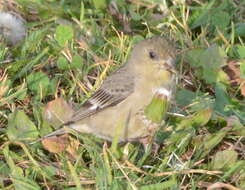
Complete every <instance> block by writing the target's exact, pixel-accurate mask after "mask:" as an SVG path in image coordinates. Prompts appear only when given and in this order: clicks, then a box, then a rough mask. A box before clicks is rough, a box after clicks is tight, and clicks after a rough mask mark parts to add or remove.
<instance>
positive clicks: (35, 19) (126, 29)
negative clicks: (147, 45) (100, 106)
mask: <svg viewBox="0 0 245 190" xmlns="http://www.w3.org/2000/svg"><path fill="white" fill-rule="evenodd" d="M244 7H245V2H244V1H239V0H221V1H214V0H210V1H208V0H193V1H192V0H173V1H169V0H162V1H160V0H142V1H140V0H127V1H124V0H115V1H113V0H112V1H109V0H108V1H106V0H91V1H88V0H84V1H78V0H66V1H58V0H38V1H35V0H8V1H4V0H1V1H0V9H2V10H3V11H11V12H15V13H17V14H19V15H21V17H23V19H24V20H25V21H26V22H25V25H26V27H27V34H26V37H25V39H24V40H23V41H21V42H19V43H16V44H12V45H9V44H7V43H6V42H5V41H4V39H1V40H2V43H1V44H0V55H1V56H0V188H1V189H18V190H20V189H23V190H26V189H87V190H88V189H111V190H112V189H117V190H118V189H122V190H125V189H133V190H136V189H140V190H148V189H154V190H162V189H176V190H177V189H209V190H211V189H217V188H220V189H221V188H224V189H230V190H236V189H245V151H244V150H245V138H244V136H245V126H244V124H245V119H244V118H245V101H244V96H245V61H244V58H245V46H244V40H245V23H244V20H245V17H244V15H245V14H244V13H245V8H244ZM0 32H1V31H0ZM154 35H164V36H165V37H166V38H169V39H170V40H171V41H172V42H173V43H174V44H175V45H176V49H177V50H178V53H177V54H178V55H177V69H178V76H179V77H178V85H177V90H176V96H175V98H174V101H173V102H172V103H171V104H172V106H171V109H170V110H169V113H168V114H167V119H166V121H165V124H164V125H162V127H161V129H160V130H159V131H158V132H157V134H156V143H157V144H158V146H159V149H158V150H157V152H156V151H155V152H154V150H152V149H151V148H148V149H144V148H143V146H142V145H141V144H140V143H123V144H118V143H117V142H112V143H109V142H105V141H104V140H102V139H99V138H96V137H94V136H93V135H83V134H74V135H65V136H62V137H59V138H53V139H49V140H46V141H44V142H42V143H41V142H38V143H35V144H29V143H30V142H32V141H34V140H35V139H37V138H38V137H40V136H44V135H46V134H47V133H49V132H51V131H53V128H52V126H51V123H52V122H53V123H55V122H57V120H56V119H57V118H56V119H54V121H52V122H51V123H50V122H47V121H46V120H45V117H44V116H43V115H45V113H46V114H47V113H48V111H50V110H51V111H54V112H62V111H60V110H66V113H68V112H67V110H70V111H71V112H72V110H71V109H72V108H71V107H72V106H73V107H77V105H79V104H81V103H83V102H84V101H85V100H86V99H87V98H88V97H89V96H90V95H91V93H92V92H93V91H94V90H95V89H96V88H97V87H98V86H99V84H100V83H101V80H102V79H103V78H105V77H106V76H107V75H109V74H110V73H111V72H112V71H113V70H115V69H116V68H118V66H119V65H121V64H123V63H124V62H125V61H126V60H127V57H128V55H129V54H130V50H131V47H132V46H133V44H135V43H136V42H137V41H140V40H142V39H144V38H147V37H151V36H154ZM67 102H68V103H67ZM59 114H61V115H62V113H59ZM63 116H64V113H63ZM64 117H65V116H64ZM67 117H68V116H67ZM62 120H65V118H62Z"/></svg>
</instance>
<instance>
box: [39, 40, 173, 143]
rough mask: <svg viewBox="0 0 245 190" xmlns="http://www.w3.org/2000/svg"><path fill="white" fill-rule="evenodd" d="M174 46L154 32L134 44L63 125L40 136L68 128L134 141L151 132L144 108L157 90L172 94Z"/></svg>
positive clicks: (99, 135) (107, 137)
mask: <svg viewBox="0 0 245 190" xmlns="http://www.w3.org/2000/svg"><path fill="white" fill-rule="evenodd" d="M175 58H176V53H175V48H174V47H173V45H172V44H171V43H170V42H169V41H168V40H166V39H165V38H164V37H160V36H155V37H152V38H148V39H145V40H143V41H141V42H139V43H138V44H136V45H135V46H134V48H133V50H132V53H131V56H130V57H129V59H128V61H127V63H126V64H125V65H123V66H122V67H121V68H119V69H118V70H117V71H116V72H114V73H113V74H112V75H111V76H109V77H107V78H106V79H105V80H104V81H103V83H102V85H101V87H100V88H99V89H98V90H97V91H95V93H94V94H93V95H92V96H91V97H90V98H89V99H88V100H87V101H86V102H85V103H84V104H83V106H82V107H81V109H79V110H78V111H77V112H75V114H74V115H73V117H72V118H71V120H70V122H68V123H67V124H64V125H63V126H64V127H63V128H61V129H58V130H57V131H55V132H53V133H51V134H49V135H47V136H45V137H43V138H41V140H42V139H44V138H47V137H51V136H54V135H61V134H64V133H66V132H67V128H70V129H74V130H76V131H78V132H81V133H89V134H93V135H96V136H98V137H100V138H103V139H106V140H109V141H111V140H112V139H113V138H114V137H115V135H117V137H118V140H119V142H122V141H133V140H137V139H139V138H143V137H147V136H149V135H152V134H151V133H152V131H153V130H152V129H151V125H150V123H152V122H149V121H147V119H146V117H145V116H144V111H143V110H144V108H145V107H146V106H147V105H148V104H149V103H150V102H151V99H152V98H153V96H154V94H155V93H156V92H157V91H159V90H160V91H164V92H165V94H167V96H171V93H172V91H173V88H174V86H175V81H176V80H175V77H176V75H175V72H174V71H175Z"/></svg>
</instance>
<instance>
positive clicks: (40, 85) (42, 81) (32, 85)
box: [27, 72, 50, 97]
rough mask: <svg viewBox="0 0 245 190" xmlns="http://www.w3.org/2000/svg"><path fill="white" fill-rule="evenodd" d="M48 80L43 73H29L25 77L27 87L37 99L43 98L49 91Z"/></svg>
mask: <svg viewBox="0 0 245 190" xmlns="http://www.w3.org/2000/svg"><path fill="white" fill-rule="evenodd" d="M49 82H50V81H49V78H48V76H47V75H46V74H45V73H43V72H36V73H31V74H30V75H29V76H27V87H28V88H29V89H30V90H31V91H33V92H34V93H35V94H36V95H38V97H41V96H42V97H44V96H45V95H46V94H47V92H48V89H49Z"/></svg>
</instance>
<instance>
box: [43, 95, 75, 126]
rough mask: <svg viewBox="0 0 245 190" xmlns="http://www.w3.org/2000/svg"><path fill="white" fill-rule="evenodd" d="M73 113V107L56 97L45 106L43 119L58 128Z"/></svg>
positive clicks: (68, 119)
mask: <svg viewBox="0 0 245 190" xmlns="http://www.w3.org/2000/svg"><path fill="white" fill-rule="evenodd" d="M73 113H74V110H73V108H72V107H71V106H70V105H69V104H68V103H67V102H66V101H65V100H64V99H63V98H57V99H55V100H53V101H51V102H49V103H48V104H47V106H46V107H45V110H44V119H45V120H47V121H48V122H49V123H50V124H51V125H52V126H53V127H54V128H58V127H60V125H61V124H63V123H66V122H68V121H70V118H71V117H72V115H73Z"/></svg>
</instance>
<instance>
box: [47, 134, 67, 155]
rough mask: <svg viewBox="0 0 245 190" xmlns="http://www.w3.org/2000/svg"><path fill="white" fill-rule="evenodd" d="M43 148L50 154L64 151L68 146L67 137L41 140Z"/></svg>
mask: <svg viewBox="0 0 245 190" xmlns="http://www.w3.org/2000/svg"><path fill="white" fill-rule="evenodd" d="M42 144H43V147H44V148H45V149H46V150H48V151H49V152H52V153H61V152H64V151H65V150H66V147H67V146H68V144H69V138H68V135H67V134H65V135H62V136H59V137H56V136H54V137H50V138H46V139H44V140H42Z"/></svg>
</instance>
